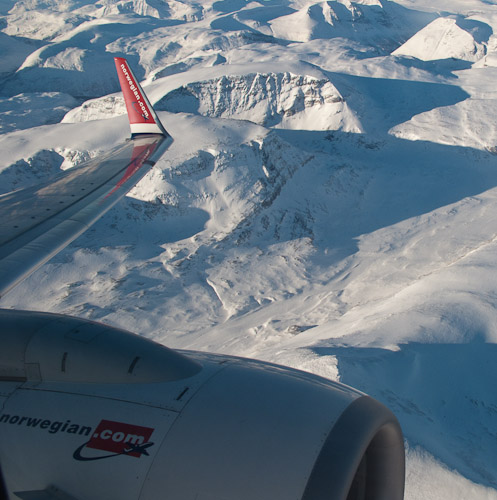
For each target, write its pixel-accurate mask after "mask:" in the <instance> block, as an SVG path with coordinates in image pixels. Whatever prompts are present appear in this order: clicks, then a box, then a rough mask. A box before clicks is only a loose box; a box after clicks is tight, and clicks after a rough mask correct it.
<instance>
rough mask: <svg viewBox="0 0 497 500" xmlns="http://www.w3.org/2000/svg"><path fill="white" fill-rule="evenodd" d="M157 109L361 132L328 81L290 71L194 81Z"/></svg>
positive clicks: (357, 122)
mask: <svg viewBox="0 0 497 500" xmlns="http://www.w3.org/2000/svg"><path fill="white" fill-rule="evenodd" d="M156 107H157V109H160V110H166V111H172V112H189V113H197V114H201V115H204V116H210V117H221V118H235V119H238V120H249V121H252V122H255V123H258V124H260V125H264V126H266V127H278V128H289V129H300V130H343V131H345V132H361V126H360V123H359V120H358V119H357V118H356V117H355V116H354V114H353V113H352V111H351V110H350V109H349V107H348V106H347V104H346V103H345V101H344V99H343V97H342V96H341V95H340V93H339V92H338V90H337V89H336V87H335V86H334V85H333V84H332V83H331V82H330V81H329V80H327V79H318V78H314V77H311V76H306V75H295V74H292V73H288V72H285V73H251V74H247V75H241V76H234V75H232V76H222V77H220V78H216V79H213V80H208V81H202V82H193V83H190V84H188V85H184V86H182V87H180V88H178V89H175V90H173V91H171V92H169V93H168V94H166V95H165V96H164V97H163V98H162V99H161V100H160V101H159V102H158V103H157V105H156Z"/></svg>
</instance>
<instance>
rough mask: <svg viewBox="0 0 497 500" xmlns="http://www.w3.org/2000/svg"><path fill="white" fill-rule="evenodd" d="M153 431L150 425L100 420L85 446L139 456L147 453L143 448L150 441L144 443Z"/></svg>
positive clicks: (145, 447)
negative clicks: (143, 425)
mask: <svg viewBox="0 0 497 500" xmlns="http://www.w3.org/2000/svg"><path fill="white" fill-rule="evenodd" d="M153 432H154V429H151V428H150V427H142V426H140V425H130V424H124V423H122V422H113V421H112V420H101V421H100V423H99V424H98V426H97V428H96V429H95V431H94V432H93V436H92V437H91V439H90V441H88V443H86V447H87V448H93V449H95V450H103V451H109V452H111V453H116V454H125V455H129V456H131V457H138V458H139V457H141V455H142V453H145V454H146V455H148V453H147V452H146V451H145V450H146V449H147V448H148V447H149V446H150V445H151V443H150V444H149V446H146V445H147V444H148V443H149V440H150V436H151V435H152V433H153Z"/></svg>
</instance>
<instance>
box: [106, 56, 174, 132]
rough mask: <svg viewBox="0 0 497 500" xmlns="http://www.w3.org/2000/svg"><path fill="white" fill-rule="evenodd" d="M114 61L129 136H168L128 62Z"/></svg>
mask: <svg viewBox="0 0 497 500" xmlns="http://www.w3.org/2000/svg"><path fill="white" fill-rule="evenodd" d="M114 61H115V63H116V69H117V75H118V76H119V83H120V84H121V89H122V91H123V95H124V101H125V102H126V110H127V112H128V118H129V125H130V127H131V135H136V134H161V135H165V136H168V135H169V134H168V133H167V131H166V129H165V128H164V127H163V125H162V123H161V122H160V120H159V117H158V116H157V114H156V113H155V111H154V108H152V105H151V104H150V102H149V100H148V99H147V96H146V95H145V92H143V90H142V88H141V87H140V84H139V83H138V80H137V79H136V78H135V75H133V72H132V71H131V69H130V67H129V65H128V61H126V59H124V57H114Z"/></svg>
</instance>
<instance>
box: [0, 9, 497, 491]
mask: <svg viewBox="0 0 497 500" xmlns="http://www.w3.org/2000/svg"><path fill="white" fill-rule="evenodd" d="M0 29H1V32H0V51H1V54H2V56H1V60H2V63H3V64H2V68H1V69H0V77H1V78H2V85H1V87H0V132H1V135H0V148H1V151H2V155H1V158H0V169H1V170H0V189H1V192H2V193H4V192H7V191H9V190H12V189H18V188H19V187H22V186H24V185H28V184H31V183H35V182H38V181H39V180H40V179H46V178H48V177H49V176H51V175H53V174H54V172H56V171H57V170H58V169H60V168H63V169H65V168H70V167H71V166H73V165H74V164H77V163H78V162H79V161H81V160H83V159H86V158H89V157H92V156H94V155H96V154H97V153H99V152H101V151H105V150H107V149H109V148H111V147H112V146H114V145H116V144H118V143H120V142H122V141H123V139H124V138H125V137H126V136H127V135H128V133H129V132H128V125H127V120H126V118H125V117H124V116H123V114H124V112H125V110H124V104H123V101H122V99H121V97H120V95H119V94H118V93H117V91H118V82H117V78H116V75H115V69H114V65H113V61H112V57H113V56H122V55H125V56H126V57H127V58H128V60H129V61H130V64H131V65H132V67H133V69H134V71H135V73H136V74H137V75H138V76H139V77H140V79H142V80H143V81H144V85H145V87H146V90H147V92H148V94H149V96H150V98H151V100H152V102H154V103H155V104H156V107H157V109H158V110H159V114H160V117H161V119H162V120H163V122H164V124H165V126H166V128H167V129H168V130H169V131H170V133H171V134H172V136H173V137H174V139H175V142H174V144H173V146H172V147H171V149H170V150H169V151H168V152H167V153H166V155H164V157H163V158H162V159H161V161H159V162H158V164H157V165H156V167H155V168H154V169H153V170H152V171H151V172H150V173H149V174H148V175H147V176H146V177H145V178H144V179H143V180H142V181H141V182H140V184H139V185H138V186H137V187H136V188H135V189H134V190H133V191H132V193H131V195H130V196H129V197H127V198H126V200H125V202H124V203H122V204H120V205H119V206H118V207H116V208H114V209H113V210H112V211H111V212H109V213H108V214H107V215H106V217H104V218H103V219H102V220H101V221H100V222H99V223H98V224H97V225H96V226H94V227H93V228H92V229H91V230H90V231H88V232H87V233H85V234H84V235H83V236H81V237H80V238H79V239H78V240H76V242H75V243H74V244H73V245H72V246H70V247H68V248H67V249H66V250H64V251H63V252H62V253H61V254H59V255H58V256H57V257H55V258H54V259H53V260H52V261H51V262H50V263H48V264H46V265H45V266H44V267H42V268H41V269H40V270H39V271H38V272H37V273H35V274H34V275H33V276H31V277H30V278H29V279H28V280H27V281H26V282H24V283H23V284H22V285H20V286H19V287H17V288H16V289H14V290H13V291H12V292H11V293H9V294H8V295H7V296H6V297H4V298H3V299H2V300H1V304H0V305H1V306H2V307H18V308H26V309H39V310H48V311H54V312H63V313H67V314H73V315H79V316H81V317H87V318H91V319H95V320H99V321H103V322H107V323H109V324H113V325H118V326H121V327H124V328H128V329H130V330H132V331H135V332H137V333H140V334H142V335H145V336H147V337H150V338H153V339H155V340H158V341H160V342H163V343H164V344H166V345H169V346H171V347H178V348H191V349H203V350H210V351H215V352H224V353H229V354H236V355H240V356H251V357H256V358H260V359H265V360H270V361H273V362H276V363H282V364H287V365H290V366H294V367H297V368H300V369H304V370H308V371H311V372H314V373H318V374H320V375H324V376H327V377H330V378H333V379H337V380H340V381H342V382H344V383H346V384H350V385H353V386H355V387H357V388H359V389H361V390H364V391H366V392H368V393H369V394H371V395H372V396H374V397H376V398H377V399H379V400H380V401H382V402H384V403H385V404H387V405H388V406H389V407H390V408H391V409H392V410H393V411H394V412H395V414H396V415H397V416H398V418H399V420H400V422H401V424H402V426H403V430H404V433H405V436H406V442H407V446H408V453H407V483H406V485H407V489H406V499H408V500H414V499H426V498H437V499H441V500H444V499H451V500H452V499H497V434H496V431H495V429H496V428H497V392H496V391H495V388H494V385H495V384H494V381H495V380H496V379H497V365H496V364H495V362H494V358H495V355H496V354H497V347H496V343H497V288H496V285H495V283H497V266H496V263H497V260H496V259H497V258H496V255H497V243H496V241H497V217H496V214H497V187H496V186H497V156H496V153H497V125H496V120H495V116H496V112H497V94H496V91H495V82H496V81H497V68H496V66H497V62H496V61H497V41H496V40H497V37H496V36H495V35H494V31H493V30H494V29H496V31H497V1H495V0H451V1H449V0H395V1H389V0H357V1H351V0H330V1H325V2H315V1H312V0H310V1H309V0H260V1H246V0H216V1H212V0H206V1H191V0H181V1H179V0H172V1H167V2H166V1H163V0H129V1H128V0H122V1H113V0H101V1H93V0H65V1H56V0H21V1H17V2H14V1H7V0H6V1H4V2H1V3H0Z"/></svg>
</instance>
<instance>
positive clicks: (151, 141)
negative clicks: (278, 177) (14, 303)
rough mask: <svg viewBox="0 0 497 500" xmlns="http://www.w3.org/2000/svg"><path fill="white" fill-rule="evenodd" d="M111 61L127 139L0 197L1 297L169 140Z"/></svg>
mask: <svg viewBox="0 0 497 500" xmlns="http://www.w3.org/2000/svg"><path fill="white" fill-rule="evenodd" d="M115 62H116V68H117V71H118V75H119V81H120V83H121V88H122V90H123V94H124V98H125V101H126V108H127V110H128V118H129V121H130V127H131V134H132V135H131V139H129V140H127V141H126V142H125V143H124V144H122V145H121V146H118V147H116V148H114V149H113V150H111V151H109V152H108V153H107V154H105V155H102V156H99V157H97V158H94V159H93V160H90V161H88V162H85V163H83V164H81V165H79V166H78V167H74V168H72V169H70V170H68V171H66V172H64V173H62V174H60V175H58V176H56V177H55V178H54V179H52V180H51V181H49V182H47V183H43V184H38V185H36V186H33V187H29V188H26V189H22V190H18V191H15V192H12V193H7V194H5V195H3V196H0V296H3V295H4V294H5V293H7V292H8V291H9V290H10V289H11V288H13V287H14V286H15V285H17V284H18V283H20V282H21V281H22V280H24V279H25V278H27V277H28V276H29V275H30V274H31V273H33V272H34V271H35V270H36V269H38V268H39V267H40V266H41V265H42V264H44V263H45V262H47V261H48V260H49V259H50V258H51V257H53V256H54V255H55V254H56V253H58V252H59V251H60V250H62V249H63V248H64V247H65V246H67V245H68V244H69V243H70V242H71V241H73V240H74V239H75V238H77V237H78V236H79V235H80V234H81V233H83V232H84V231H86V229H88V228H89V227H90V226H91V225H92V224H93V223H94V222H95V221H97V220H98V219H99V218H100V217H101V216H102V215H103V214H104V213H105V212H107V211H108V210H109V209H110V208H112V207H113V206H114V205H115V204H116V203H117V202H118V201H119V200H120V199H121V198H122V197H123V196H124V195H125V194H126V193H127V192H128V191H129V190H130V189H131V188H132V187H133V186H134V185H135V184H136V183H137V182H138V181H139V180H140V179H141V178H142V177H143V176H144V175H145V174H146V173H147V172H148V171H149V170H150V168H151V167H152V166H153V165H154V164H155V162H156V161H157V160H158V159H159V158H160V156H161V155H162V154H163V153H164V151H165V150H166V149H167V148H168V147H169V145H170V144H171V143H172V138H171V136H170V135H169V134H168V133H167V131H166V130H165V128H164V127H163V126H162V124H161V122H160V120H159V118H158V116H157V115H156V114H155V112H154V111H153V108H152V106H151V105H150V103H149V101H148V99H147V98H146V96H145V94H144V92H143V90H142V89H141V87H140V85H139V83H138V81H137V80H136V79H135V78H134V75H133V73H132V72H131V70H130V68H129V66H128V64H127V62H126V60H125V59H123V58H115ZM123 68H124V69H123ZM128 78H129V80H128ZM142 108H143V109H144V110H145V111H143V109H142ZM130 109H131V113H130ZM136 109H138V110H140V112H141V114H140V113H138V112H136V113H135V112H134V110H136Z"/></svg>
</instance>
